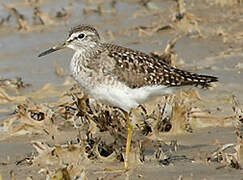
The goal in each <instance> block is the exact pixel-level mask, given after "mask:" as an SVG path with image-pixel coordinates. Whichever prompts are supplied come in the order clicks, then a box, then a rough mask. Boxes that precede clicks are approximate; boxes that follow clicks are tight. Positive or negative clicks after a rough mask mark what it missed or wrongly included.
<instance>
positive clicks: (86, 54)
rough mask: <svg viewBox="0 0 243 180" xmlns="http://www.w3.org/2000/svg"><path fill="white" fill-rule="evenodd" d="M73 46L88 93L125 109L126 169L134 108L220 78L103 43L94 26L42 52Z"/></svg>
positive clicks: (74, 64)
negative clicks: (189, 86) (187, 87)
mask: <svg viewBox="0 0 243 180" xmlns="http://www.w3.org/2000/svg"><path fill="white" fill-rule="evenodd" d="M66 47H68V48H71V49H73V50H74V51H75V53H74V55H73V58H72V60H71V63H70V69H71V72H72V75H73V77H74V79H75V80H76V81H77V82H78V83H79V85H80V86H81V88H82V89H83V90H84V92H85V93H86V94H88V95H90V96H91V97H93V98H95V99H96V100H99V101H100V102H102V103H104V104H107V105H111V106H114V107H118V108H120V109H122V110H123V112H124V114H125V118H126V120H127V127H128V135H127V144H126V152H125V157H124V168H125V169H128V164H129V161H128V156H129V151H130V145H131V139H132V131H133V126H132V123H131V121H130V118H129V113H130V112H131V110H132V109H133V108H136V107H137V106H139V105H140V104H143V103H145V102H147V101H150V100H151V99H154V98H156V97H158V96H162V95H168V94H171V93H173V90H174V89H175V87H181V86H187V85H194V86H201V87H208V86H210V83H211V82H216V81H218V78H217V77H213V76H207V75H198V74H196V73H191V72H188V71H183V70H180V69H177V68H174V67H171V66H170V65H168V64H167V63H165V62H164V61H162V60H161V59H157V58H156V57H152V56H150V55H148V54H145V53H143V52H140V51H136V50H132V49H129V48H125V47H121V46H118V45H114V44H109V43H104V42H101V40H100V36H99V34H98V32H97V30H96V29H95V28H94V27H93V26H90V25H79V26H76V27H74V28H73V29H71V31H70V32H69V36H68V38H67V40H66V41H65V42H64V43H61V44H58V45H56V46H54V47H52V48H50V49H48V50H47V51H45V52H43V53H41V54H39V57H41V56H44V55H47V54H49V53H52V52H54V51H57V50H60V49H63V48H66Z"/></svg>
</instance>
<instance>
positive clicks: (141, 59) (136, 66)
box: [106, 44, 217, 88]
mask: <svg viewBox="0 0 243 180" xmlns="http://www.w3.org/2000/svg"><path fill="white" fill-rule="evenodd" d="M106 48H107V50H108V56H109V57H110V58H112V59H114V60H115V68H113V70H112V74H113V75H114V76H116V77H117V78H118V80H119V81H122V82H124V83H125V84H126V85H127V86H129V87H131V88H139V87H142V86H147V85H150V86H151V85H165V86H185V85H195V86H198V85H200V86H202V87H208V86H209V85H210V82H215V81H217V78H216V77H213V76H206V75H198V74H195V73H191V72H187V71H183V70H179V69H176V68H174V67H171V66H169V65H168V64H167V63H165V62H164V61H163V60H162V59H156V58H155V57H152V56H149V55H147V54H145V53H142V52H140V51H135V50H132V49H128V48H124V47H121V46H117V45H112V44H106Z"/></svg>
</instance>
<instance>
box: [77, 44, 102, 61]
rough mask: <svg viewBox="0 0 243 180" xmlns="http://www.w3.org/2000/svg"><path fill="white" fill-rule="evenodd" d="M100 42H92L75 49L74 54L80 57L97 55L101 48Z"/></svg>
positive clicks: (89, 57)
mask: <svg viewBox="0 0 243 180" xmlns="http://www.w3.org/2000/svg"><path fill="white" fill-rule="evenodd" d="M103 48H104V47H103V44H102V43H94V44H90V45H88V46H85V47H82V48H78V49H76V52H75V54H76V56H79V57H80V59H83V60H84V59H91V58H94V57H95V56H98V55H99V54H100V53H101V52H102V50H103Z"/></svg>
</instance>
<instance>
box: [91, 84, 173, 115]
mask: <svg viewBox="0 0 243 180" xmlns="http://www.w3.org/2000/svg"><path fill="white" fill-rule="evenodd" d="M171 93H172V89H171V88H167V87H166V86H145V87H141V88H136V89H131V88H129V87H127V86H125V85H123V84H120V86H116V87H114V86H107V85H100V86H97V87H96V88H94V89H92V90H91V91H90V95H91V96H92V97H93V98H95V99H97V100H99V101H101V102H102V103H104V104H108V105H111V106H115V107H119V108H121V109H123V110H125V111H127V112H130V110H131V108H134V107H137V106H138V105H139V104H143V103H145V102H148V101H151V100H153V99H154V98H156V97H158V96H161V95H167V94H171Z"/></svg>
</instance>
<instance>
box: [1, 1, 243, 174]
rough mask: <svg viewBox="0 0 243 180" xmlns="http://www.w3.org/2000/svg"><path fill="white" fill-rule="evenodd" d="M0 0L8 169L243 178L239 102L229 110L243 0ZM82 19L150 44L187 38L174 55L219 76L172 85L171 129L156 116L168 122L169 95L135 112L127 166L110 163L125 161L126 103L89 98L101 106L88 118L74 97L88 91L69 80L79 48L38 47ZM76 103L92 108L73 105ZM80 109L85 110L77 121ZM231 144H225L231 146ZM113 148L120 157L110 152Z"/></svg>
mask: <svg viewBox="0 0 243 180" xmlns="http://www.w3.org/2000/svg"><path fill="white" fill-rule="evenodd" d="M2 3H3V4H2V5H1V7H0V10H1V11H0V37H1V38H0V48H1V52H0V76H1V79H0V123H1V128H0V129H1V138H0V140H1V141H0V174H1V176H2V179H14V178H15V179H26V178H29V179H48V178H50V179H55V178H54V175H56V179H62V178H61V177H60V176H61V175H60V174H62V175H63V174H65V173H66V174H69V175H68V177H67V176H65V178H66V179H75V177H76V178H77V177H79V179H85V178H87V179H242V178H243V170H242V169H241V167H243V159H242V157H243V153H242V152H243V151H242V149H240V148H239V147H240V145H241V146H243V145H242V142H243V141H242V136H240V134H241V133H242V129H241V128H239V127H242V124H240V123H242V120H241V118H242V116H241V117H240V116H239V114H240V113H242V110H241V112H240V110H238V111H235V112H234V110H233V109H234V108H232V107H235V109H237V108H238V109H242V106H240V103H241V104H242V102H243V85H242V84H243V74H242V73H243V72H242V70H243V31H242V27H243V3H242V2H241V1H227V0H224V1H223V0H219V1H216V0H215V1H214V0H212V1H201V0H197V1H194V0H188V1H185V4H184V3H183V1H178V2H175V1H166V0H165V1H156V0H155V1H153V0H152V1H149V2H144V1H118V2H115V1H109V0H104V1H95V0H94V1H68V0H59V1H50V0H39V1H24V0H23V1H17V0H11V1H3V2H2ZM178 4H179V6H178ZM178 7H179V8H178ZM78 24H92V25H94V26H95V27H96V28H97V29H98V31H99V33H100V35H101V37H102V39H103V41H106V42H112V43H115V44H119V45H122V46H126V47H130V48H133V49H137V50H141V51H143V52H146V53H150V52H157V53H159V54H162V53H163V52H164V49H165V48H166V46H167V43H168V42H169V41H170V40H172V39H174V38H175V37H179V38H178V40H177V42H176V44H175V47H174V49H173V51H174V55H176V56H175V58H174V59H173V60H174V62H173V65H174V66H176V67H178V68H181V69H185V70H188V71H193V72H196V73H201V74H208V75H213V76H217V77H218V78H219V82H218V83H216V84H214V85H213V87H212V88H210V89H209V90H204V89H196V88H193V89H194V90H196V92H195V91H194V90H192V91H189V92H188V94H183V92H181V94H178V95H175V97H174V101H175V102H177V103H173V102H174V101H173V100H172V103H171V104H170V103H168V104H170V105H171V106H172V112H173V113H172V115H171V117H170V119H169V124H170V125H172V128H171V129H167V130H166V128H163V127H162V126H161V127H160V125H161V123H160V122H162V124H163V123H165V121H164V119H163V116H159V115H158V114H159V112H161V114H162V111H160V110H161V109H163V107H164V108H165V106H164V103H165V102H166V103H167V102H169V100H168V99H167V100H168V101H167V100H166V101H163V102H162V100H163V98H161V99H158V100H156V101H155V102H151V103H149V104H147V105H145V108H146V109H147V112H146V113H140V116H138V118H137V119H139V120H140V121H139V120H138V125H136V128H135V132H134V135H133V138H134V140H133V147H132V152H131V170H129V171H128V172H126V173H115V172H112V173H110V172H107V171H104V168H106V167H107V168H117V169H119V168H122V164H123V163H122V158H121V156H122V153H123V152H124V146H125V141H124V138H125V137H126V130H125V131H124V130H123V129H126V128H125V127H126V125H125V123H124V122H123V116H122V114H121V112H120V111H118V110H116V109H113V108H110V107H104V109H105V110H106V111H105V110H103V106H102V105H100V106H101V107H100V106H99V107H98V108H97V106H96V103H93V101H91V102H90V104H92V107H93V105H94V109H95V108H96V109H98V110H97V111H94V110H93V109H92V113H90V112H89V111H88V112H89V113H88V115H87V116H86V115H85V113H86V110H87V108H89V107H88V105H87V104H84V106H85V108H83V109H80V108H77V107H76V106H75V100H77V98H78V97H79V96H81V95H80V94H78V93H77V92H76V91H75V90H74V91H75V92H73V90H70V88H71V87H73V86H75V82H74V81H73V80H72V78H71V77H70V76H69V74H70V72H69V61H70V59H71V57H72V54H73V51H72V50H68V49H65V50H62V51H58V52H56V53H52V54H50V55H48V56H45V57H43V58H38V57H37V56H38V54H39V53H40V52H42V51H44V50H46V49H48V48H50V47H52V46H53V45H55V44H56V43H59V42H63V41H64V40H65V39H66V38H67V35H68V31H69V30H70V28H71V27H73V26H75V25H78ZM16 77H20V78H21V80H19V79H16ZM74 89H75V88H74ZM76 90H77V89H76ZM70 91H71V93H69V92H70ZM80 92H81V90H80ZM76 95H77V96H76ZM199 96H200V98H199ZM235 102H238V103H239V104H237V103H235ZM176 104H179V107H177V106H176ZM86 105H87V106H86ZM159 105H160V107H161V108H159ZM64 107H65V108H64ZM82 107H83V106H82ZM107 109H108V110H107ZM78 111H79V112H80V111H81V112H82V113H84V114H82V113H81V115H80V113H79V115H77V112H78ZM116 111H117V112H116ZM153 111H155V113H152V112H153ZM94 112H95V113H94ZM104 112H108V113H104ZM139 112H141V110H140V111H139ZM67 113H69V114H67ZM237 113H238V114H237ZM107 114H108V115H107ZM117 114H118V115H117ZM185 114H187V115H185ZM109 115H112V116H109ZM42 116H43V117H42ZM150 116H153V117H156V118H154V119H150ZM76 117H79V119H81V122H78V123H80V124H79V127H77V124H76V123H77V122H76V119H78V118H76ZM109 117H111V118H109ZM87 119H88V120H87ZM102 119H104V121H102ZM102 122H104V123H103V124H102ZM106 122H107V124H106ZM115 122H120V123H118V124H116V123H115ZM114 123H115V124H114ZM146 123H147V124H146ZM140 124H142V125H141V126H140ZM144 124H145V125H146V127H149V128H150V129H151V130H150V131H148V133H144V131H145V130H144V129H143V128H141V127H144ZM165 124H166V123H165ZM178 124H180V125H181V126H180V127H178ZM236 124H237V125H236ZM119 126H121V127H123V129H122V128H120V129H119V128H118V127H119ZM182 126H183V127H182ZM186 126H189V127H190V128H189V129H190V130H188V128H185V127H186ZM80 127H81V128H80ZM109 127H112V128H109ZM87 129H88V133H87ZM112 129H115V130H117V131H112ZM84 132H85V133H86V134H85V133H84ZM111 132H112V133H111ZM114 132H115V133H114ZM116 133H118V134H121V135H122V136H123V137H122V138H120V136H117V135H116ZM84 134H85V135H84ZM86 135H87V136H86ZM83 136H84V137H83ZM77 139H78V140H77ZM80 139H81V141H80ZM82 139H84V140H82ZM227 145H228V146H229V148H225V146H227ZM96 146H97V149H98V150H97V149H95V147H96ZM67 147H72V148H67ZM87 147H89V148H90V149H89V148H88V149H87ZM237 147H238V149H237ZM107 149H108V150H107ZM111 152H113V155H114V154H115V155H114V157H113V156H112V157H111V156H108V155H110V154H111ZM215 152H218V153H215ZM107 153H108V155H107ZM58 175H60V176H58ZM65 178H63V179H65ZM0 179H1V178H0Z"/></svg>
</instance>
